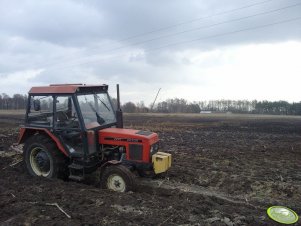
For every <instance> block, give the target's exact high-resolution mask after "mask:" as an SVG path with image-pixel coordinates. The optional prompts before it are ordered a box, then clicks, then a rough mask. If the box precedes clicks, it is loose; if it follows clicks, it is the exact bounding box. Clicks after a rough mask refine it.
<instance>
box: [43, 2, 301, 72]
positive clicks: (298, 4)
mask: <svg viewBox="0 0 301 226" xmlns="http://www.w3.org/2000/svg"><path fill="white" fill-rule="evenodd" d="M300 5H301V3H297V4H294V5H289V6H285V7H281V8H277V9H272V10H269V11H265V12H260V13H256V14H252V15H249V16H245V17H240V18H236V19H232V20H228V21H223V22H219V23H215V24H211V25H206V26H201V27H197V28H193V29H188V30H184V31H181V32H176V33H173V34H169V35H165V36H159V37H156V38H153V39H148V40H145V41H141V42H135V43H132V44H131V45H125V46H121V47H118V48H113V49H108V50H107V51H102V53H110V52H113V51H116V50H121V49H125V48H128V47H132V46H137V45H140V44H144V43H148V42H152V41H155V40H159V39H162V38H168V37H173V36H177V35H180V34H184V33H188V32H192V31H196V30H202V29H207V28H211V27H215V26H219V25H222V24H227V23H232V22H237V21H241V20H246V19H249V18H253V17H257V16H263V15H267V14H271V13H275V12H279V11H282V10H286V9H288V8H292V7H296V6H300ZM97 55H98V54H93V55H89V57H93V56H97ZM84 59H85V58H84ZM80 60H81V59H80V58H79V59H77V60H76V61H80ZM69 62H74V60H71V61H69ZM63 63H64V62H63ZM61 64H62V63H61ZM55 65H57V64H53V65H50V67H51V66H55ZM48 66H49V65H48Z"/></svg>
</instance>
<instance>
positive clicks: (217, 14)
mask: <svg viewBox="0 0 301 226" xmlns="http://www.w3.org/2000/svg"><path fill="white" fill-rule="evenodd" d="M271 1H274V0H266V1H262V2H256V3H253V4H249V5H245V6H242V7H239V8H235V9H231V10H226V11H222V12H219V13H216V14H212V15H209V16H205V17H199V18H195V19H192V20H187V21H183V22H180V23H176V24H173V25H169V26H166V27H162V28H158V29H155V30H152V31H147V32H144V33H140V34H136V35H133V36H129V37H127V38H124V39H121V40H120V42H122V41H127V40H130V39H134V38H138V37H141V36H145V35H149V34H153V33H156V32H160V31H164V30H169V29H171V28H175V27H178V26H181V25H184V24H189V23H192V22H195V21H199V20H205V19H209V18H212V17H216V16H221V15H224V14H228V13H233V12H236V11H239V10H242V9H247V8H251V7H253V6H257V5H263V4H265V3H267V2H271Z"/></svg>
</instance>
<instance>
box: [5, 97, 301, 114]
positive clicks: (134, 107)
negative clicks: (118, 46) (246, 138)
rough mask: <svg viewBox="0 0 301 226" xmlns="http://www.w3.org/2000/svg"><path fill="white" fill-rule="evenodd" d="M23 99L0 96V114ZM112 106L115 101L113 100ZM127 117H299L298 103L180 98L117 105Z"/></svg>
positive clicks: (22, 105)
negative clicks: (152, 114)
mask: <svg viewBox="0 0 301 226" xmlns="http://www.w3.org/2000/svg"><path fill="white" fill-rule="evenodd" d="M26 104H27V95H22V94H14V95H13V96H9V95H7V94H5V93H2V94H0V110H3V109H6V110H11V109H15V110H19V109H25V108H26ZM113 104H114V105H115V104H116V99H114V98H113ZM121 108H122V110H123V111H124V112H127V113H147V112H158V113H200V112H206V113H208V112H216V113H226V112H231V113H242V114H243V113H252V114H275V115H301V102H297V103H289V102H287V101H266V100H265V101H257V100H252V101H249V100H210V101H193V102H189V101H187V100H185V99H181V98H173V99H168V100H165V101H161V102H158V103H157V104H155V106H154V107H153V108H152V106H146V105H145V104H144V102H143V101H140V102H138V103H133V102H126V103H124V104H122V105H121Z"/></svg>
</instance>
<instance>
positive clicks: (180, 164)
mask: <svg viewBox="0 0 301 226" xmlns="http://www.w3.org/2000/svg"><path fill="white" fill-rule="evenodd" d="M124 121H125V127H127V128H137V129H143V130H150V131H154V132H157V133H158V134H159V136H160V138H161V140H162V144H163V146H164V151H166V152H169V153H171V154H172V156H173V166H172V168H171V169H170V171H169V172H168V173H166V174H165V175H163V176H160V177H159V178H156V179H152V180H151V179H141V181H140V179H139V178H138V180H139V184H140V186H139V187H138V190H137V191H136V192H127V193H116V192H111V191H109V190H103V189H100V188H98V187H97V183H96V182H95V183H94V180H87V181H84V182H82V183H78V182H72V181H62V180H58V179H51V180H50V179H45V178H33V177H31V176H29V175H28V173H27V172H26V170H25V168H24V164H23V161H22V153H21V152H20V150H19V149H20V148H19V147H18V146H16V144H15V143H16V141H17V137H18V127H19V125H20V123H22V115H21V114H20V115H10V114H5V113H1V114H0V210H1V211H0V225H83V224H86V225H88V224H90V225H228V226H229V225H277V223H276V222H274V221H272V220H271V219H269V217H268V216H267V215H266V209H267V208H268V207H270V206H273V205H281V206H287V207H289V208H291V209H293V210H294V211H295V212H297V214H301V117H285V116H256V115H164V114H128V115H126V116H125V120H124ZM94 176H95V175H94ZM96 177H97V175H96ZM58 207H59V208H58ZM298 223H299V224H301V222H300V221H299V222H297V223H296V224H295V225H298Z"/></svg>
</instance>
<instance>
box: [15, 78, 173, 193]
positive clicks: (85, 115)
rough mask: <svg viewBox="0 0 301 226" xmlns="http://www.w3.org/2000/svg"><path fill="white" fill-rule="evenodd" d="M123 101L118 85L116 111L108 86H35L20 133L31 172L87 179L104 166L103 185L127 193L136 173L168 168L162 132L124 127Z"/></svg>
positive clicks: (169, 164) (26, 161) (153, 173)
mask: <svg viewBox="0 0 301 226" xmlns="http://www.w3.org/2000/svg"><path fill="white" fill-rule="evenodd" d="M119 103H120V102H119V88H117V110H115V108H114V107H113V104H112V101H111V99H110V96H109V94H108V86H107V85H98V86H93V85H92V86H88V85H82V84H68V85H50V86H45V87H33V88H32V89H31V90H30V91H29V95H28V102H27V109H26V115H25V125H24V126H23V127H21V128H20V137H19V143H24V160H25V163H26V166H27V169H28V171H29V173H30V174H31V175H34V176H45V177H62V178H64V179H66V178H69V179H73V180H83V179H84V178H85V175H86V174H89V173H91V172H94V171H95V170H97V169H100V170H101V172H102V173H101V175H102V176H101V181H105V182H103V183H101V184H102V186H103V187H106V188H110V189H113V190H116V191H125V190H130V189H132V188H133V186H134V185H133V184H134V180H133V175H134V174H135V172H137V173H138V174H139V175H143V176H145V175H155V174H159V173H163V172H165V171H167V169H168V168H169V167H170V166H171V155H170V154H167V153H163V152H160V150H159V138H158V135H157V134H156V133H153V132H149V131H140V130H133V129H124V128H123V118H122V112H121V110H120V104H119ZM112 173H114V174H116V175H118V176H117V177H116V178H115V177H113V178H112V177H110V175H111V174H112ZM114 180H117V182H116V183H115V182H114ZM119 184H123V185H122V187H120V186H119ZM117 185H118V186H117Z"/></svg>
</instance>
